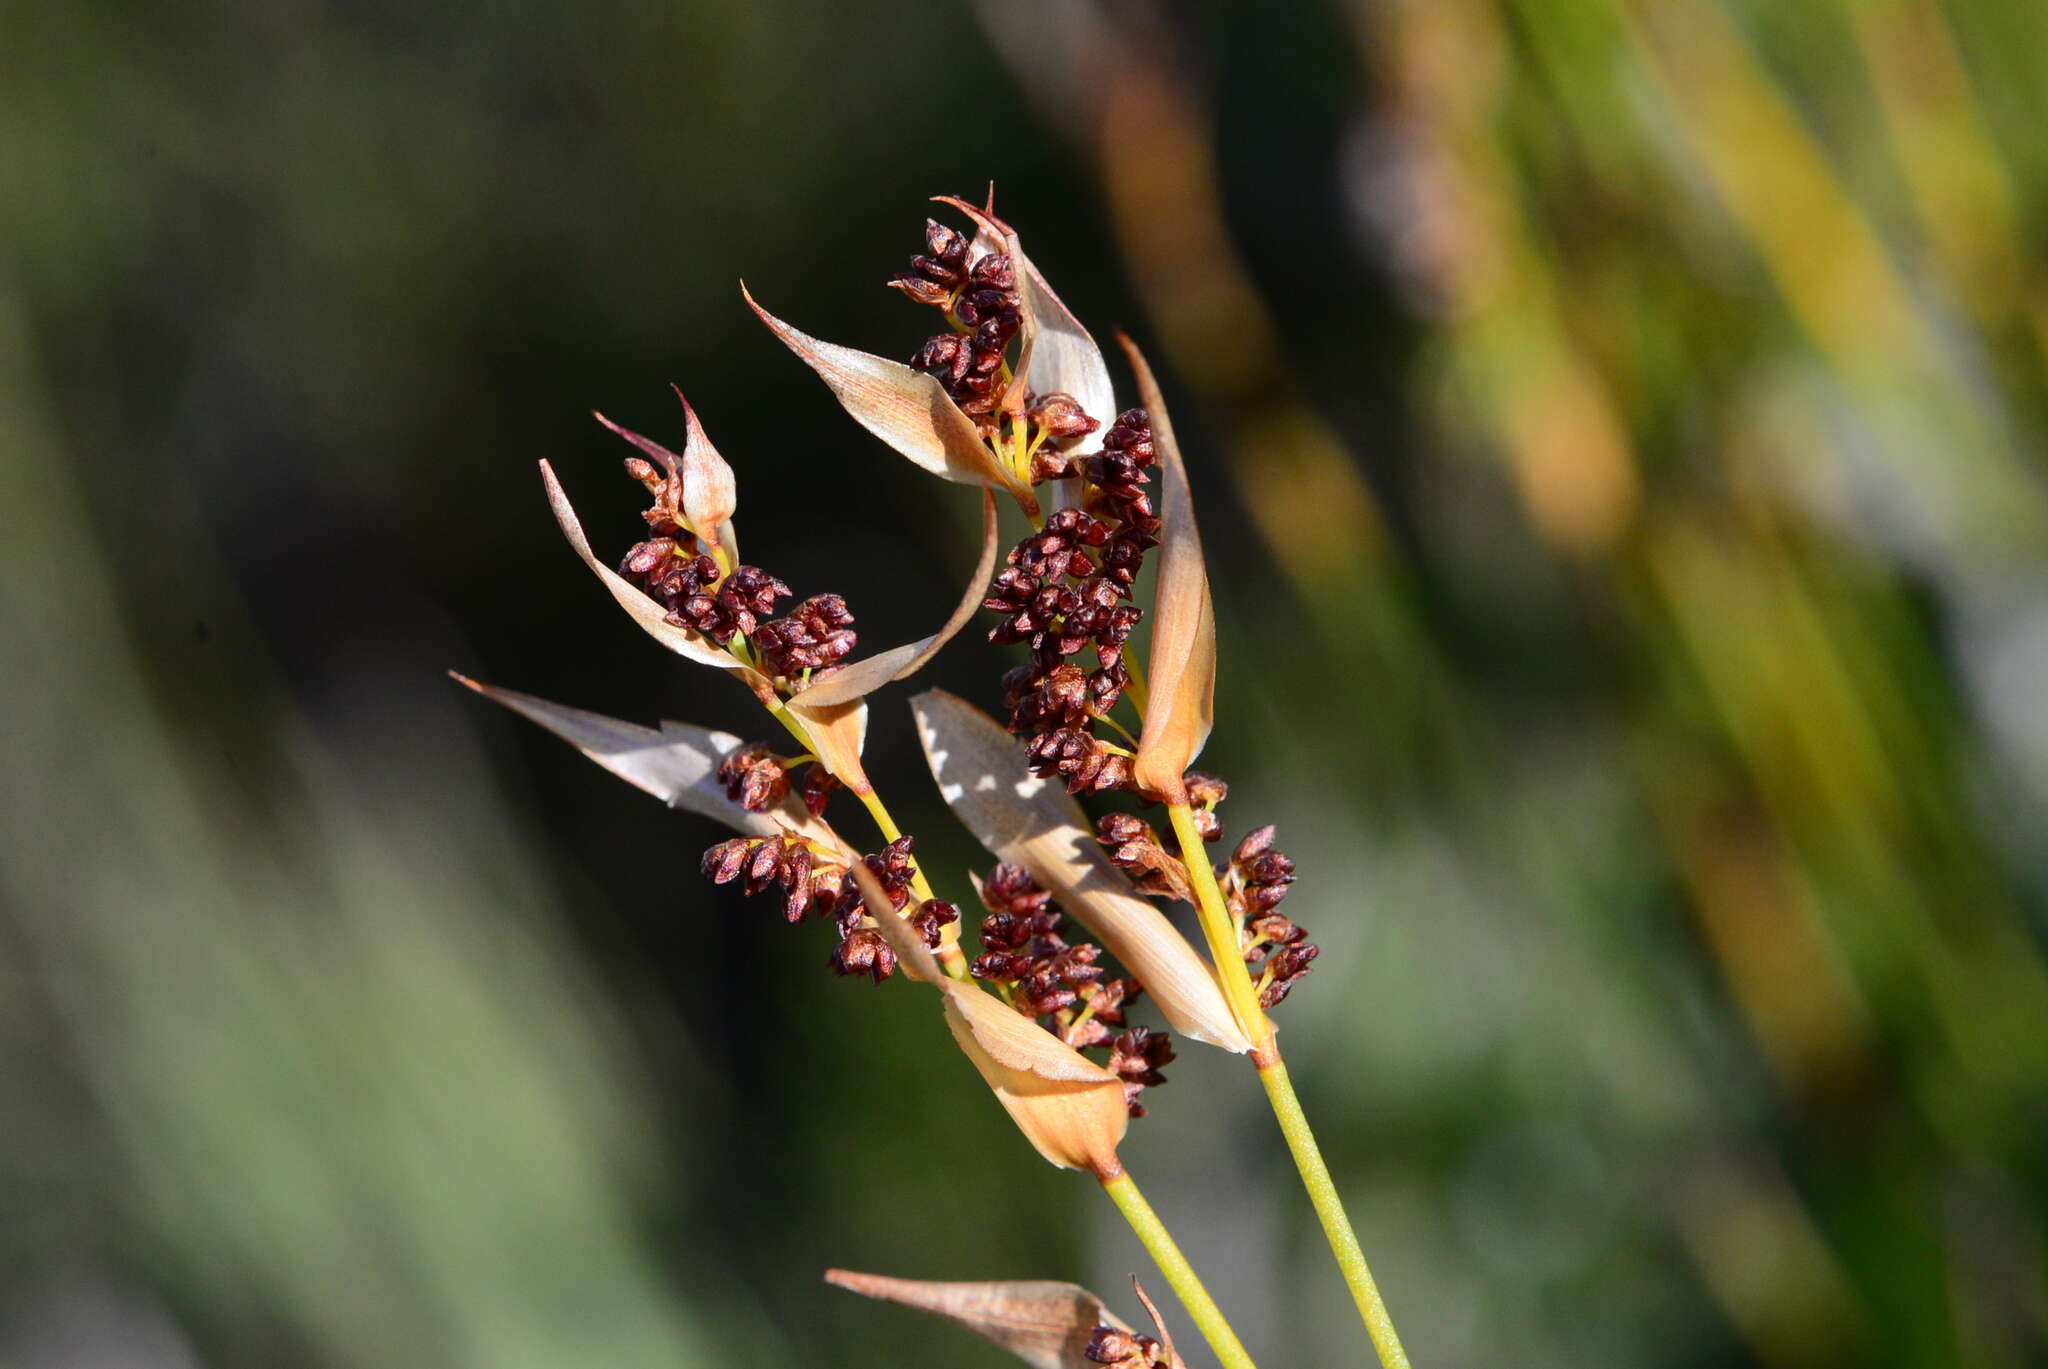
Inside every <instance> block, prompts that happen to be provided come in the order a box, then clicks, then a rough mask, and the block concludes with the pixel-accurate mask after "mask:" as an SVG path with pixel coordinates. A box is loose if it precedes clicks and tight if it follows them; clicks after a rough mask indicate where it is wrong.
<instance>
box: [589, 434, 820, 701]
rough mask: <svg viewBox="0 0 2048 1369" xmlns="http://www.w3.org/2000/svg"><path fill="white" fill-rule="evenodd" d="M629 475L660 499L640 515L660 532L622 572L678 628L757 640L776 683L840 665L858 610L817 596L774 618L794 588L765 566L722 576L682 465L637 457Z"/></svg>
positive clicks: (725, 642) (629, 461)
mask: <svg viewBox="0 0 2048 1369" xmlns="http://www.w3.org/2000/svg"><path fill="white" fill-rule="evenodd" d="M626 472H627V474H629V475H631V476H632V477H633V478H634V479H635V480H638V481H639V482H640V483H641V484H642V485H644V486H646V487H647V492H648V493H649V494H651V495H653V496H654V504H653V507H651V508H649V509H648V510H647V511H646V512H645V513H643V514H642V515H641V517H643V518H644V519H646V520H647V528H648V531H649V532H651V533H653V534H654V535H653V536H652V537H650V538H648V539H647V540H646V541H644V542H637V543H635V544H634V545H633V547H632V549H631V550H629V551H627V553H626V555H625V559H624V560H622V561H621V562H620V563H619V573H620V574H621V575H624V576H625V577H626V578H627V579H628V580H631V581H632V582H633V583H634V584H636V585H638V586H640V588H642V589H644V590H646V591H647V593H648V595H649V597H651V598H652V599H653V600H654V601H655V602H656V603H658V604H660V605H661V606H662V607H663V608H664V609H666V610H667V611H668V621H669V622H671V623H673V624H675V625H676V626H677V627H686V628H689V629H691V630H692V631H695V632H701V633H703V634H704V635H705V636H706V637H709V638H710V639H711V640H712V641H714V642H716V643H718V645H720V646H731V645H732V639H733V638H734V637H735V636H739V637H745V638H747V639H749V640H751V641H752V642H753V645H754V650H755V651H756V652H757V653H758V654H759V656H760V660H761V665H762V667H763V668H764V669H765V670H766V671H767V672H768V674H769V675H771V676H773V677H774V678H776V679H778V680H789V679H794V678H796V677H798V676H800V675H802V674H803V673H804V672H806V671H812V670H823V669H825V668H826V667H827V666H833V665H837V664H838V663H839V662H840V661H843V660H845V659H846V657H847V656H848V655H849V654H850V653H851V652H852V651H853V649H854V646H855V645H856V643H857V642H858V637H857V636H856V634H855V633H854V631H853V613H852V612H851V611H850V610H849V609H848V608H847V607H846V600H845V599H843V598H841V597H840V596H839V595H837V594H814V595H812V596H811V597H810V598H808V599H806V600H804V601H803V602H802V603H800V604H798V605H797V606H796V607H795V608H793V609H791V610H790V612H789V613H788V614H787V615H786V616H784V617H781V618H770V617H769V616H768V615H770V614H772V613H773V612H775V604H776V601H777V600H780V599H787V598H788V597H789V596H790V594H791V590H790V588H789V586H788V585H786V584H784V583H783V582H782V581H780V580H778V579H776V578H775V577H774V576H772V575H770V574H769V573H768V572H767V571H765V570H762V569H761V568H760V567H759V566H735V567H734V568H733V571H732V574H730V575H723V574H722V573H721V571H720V569H719V564H718V561H717V558H715V557H713V556H712V555H711V554H710V550H709V548H707V547H705V546H704V544H703V543H702V542H701V541H699V540H698V538H697V537H696V535H695V534H693V533H692V532H691V531H690V529H689V528H688V527H687V526H686V525H685V523H684V520H683V511H682V499H683V478H682V474H681V472H680V470H677V469H673V468H672V469H670V470H669V471H667V472H666V473H663V472H661V471H657V470H656V469H655V467H654V466H653V464H652V463H650V462H647V461H644V460H642V459H641V458H639V457H637V456H633V457H628V458H626Z"/></svg>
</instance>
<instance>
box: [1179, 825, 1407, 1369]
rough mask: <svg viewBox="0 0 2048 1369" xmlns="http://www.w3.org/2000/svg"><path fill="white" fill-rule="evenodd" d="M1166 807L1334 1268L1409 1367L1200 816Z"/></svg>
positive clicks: (1207, 932) (1395, 1364) (1385, 1352)
mask: <svg viewBox="0 0 2048 1369" xmlns="http://www.w3.org/2000/svg"><path fill="white" fill-rule="evenodd" d="M1167 811H1168V813H1169V814H1171V816H1172V818H1173V833H1174V836H1175V837H1176V838H1178V839H1179V841H1180V854H1181V860H1182V862H1183V863H1185V864H1186V866H1187V868H1188V882H1189V883H1191V884H1192V885H1194V889H1195V907H1196V911H1197V912H1198V913H1199V915H1200V919H1201V923H1202V935H1203V936H1204V937H1205V938H1206V939H1207V941H1208V943H1209V958H1210V959H1211V960H1212V961H1213V962H1215V965H1216V972H1217V974H1218V975H1219V976H1221V978H1222V980H1223V993H1224V996H1225V997H1226V998H1227V999H1228V1000H1229V1002H1230V1008H1231V1011H1232V1012H1233V1013H1235V1014H1236V1015H1237V1019H1238V1024H1239V1025H1240V1026H1242V1027H1243V1028H1244V1030H1245V1034H1246V1035H1247V1036H1249V1037H1251V1039H1252V1041H1253V1043H1254V1044H1253V1047H1252V1061H1253V1063H1254V1064H1256V1065H1257V1066H1258V1069H1259V1082H1260V1083H1261V1084H1263V1085H1265V1088H1266V1097H1267V1099H1268V1100H1269V1101H1270V1102H1271V1103H1272V1105H1273V1116H1274V1118H1275V1119H1276V1120H1277V1121H1278V1122H1279V1123H1280V1133H1281V1135H1283V1136H1285V1137H1286V1138H1287V1149H1288V1152H1289V1153H1290V1154H1291V1155H1293V1156H1294V1167H1295V1168H1296V1169H1297V1170H1299V1171H1301V1184H1302V1187H1303V1188H1305V1189H1307V1190H1308V1200H1309V1202H1310V1203H1311V1204H1312V1205H1313V1206H1314V1207H1315V1210H1316V1217H1317V1219H1318V1220H1319V1221H1321V1222H1322V1224H1323V1235H1324V1236H1326V1237H1327V1238H1328V1239H1329V1242H1330V1253H1331V1254H1333V1255H1335V1256H1336V1257H1337V1268H1338V1269H1339V1270H1340V1271H1342V1273H1343V1275H1344V1283H1345V1285H1346V1286H1347V1287H1348V1288H1350V1290H1351V1300H1352V1301H1353V1302H1355V1303H1357V1304H1358V1315H1359V1317H1360V1318H1362V1319H1363V1320H1364V1322H1365V1330H1366V1334H1367V1335H1369V1336H1371V1337H1372V1344H1373V1349H1375V1350H1377V1351H1378V1352H1379V1356H1380V1363H1381V1364H1382V1365H1383V1366H1385V1369H1408V1352H1407V1351H1406V1350H1403V1349H1402V1348H1401V1337H1400V1336H1399V1334H1397V1333H1396V1332H1395V1330H1394V1321H1393V1318H1392V1317H1391V1316H1389V1315H1388V1314H1387V1304H1386V1302H1385V1300H1384V1299H1382V1298H1381V1297H1380V1290H1379V1285H1378V1284H1377V1283H1375V1282H1374V1281H1373V1277H1372V1269H1371V1267H1370V1266H1368V1265H1367V1264H1366V1262H1365V1252H1364V1251H1363V1250H1361V1249H1360V1248H1359V1245H1358V1236H1357V1234H1356V1233H1355V1232H1353V1231H1352V1229H1351V1219H1350V1218H1349V1217H1348V1216H1346V1215H1345V1213H1344V1202H1343V1200H1342V1199H1341V1198H1339V1197H1338V1196H1337V1185H1336V1184H1335V1183H1334V1182H1333V1181H1332V1180H1331V1178H1330V1167H1329V1166H1328V1165H1326V1164H1324V1163H1323V1152H1322V1150H1321V1148H1320V1147H1318V1146H1317V1145H1316V1137H1315V1133H1314V1132H1313V1131H1311V1130H1309V1125H1308V1116H1307V1114H1305V1113H1303V1112H1302V1110H1301V1100H1300V1099H1299V1098H1297V1097H1295V1095H1294V1083H1293V1081H1292V1080H1291V1079H1289V1078H1288V1076H1287V1065H1286V1064H1285V1062H1283V1061H1282V1060H1281V1058H1280V1047H1279V1044H1278V1043H1277V1042H1276V1041H1275V1040H1274V1038H1273V1024H1272V1022H1271V1021H1270V1020H1269V1019H1268V1018H1267V1017H1266V1014H1265V1010H1264V1009H1263V1008H1261V1007H1260V1006H1259V1000H1258V994H1257V992H1256V990H1254V989H1253V987H1252V979H1251V974H1250V972H1249V971H1247V970H1246V969H1245V964H1244V954H1243V952H1242V951H1240V950H1239V949H1238V936H1237V923H1236V921H1235V920H1234V919H1233V918H1232V917H1231V916H1230V910H1229V909H1228V908H1226V907H1225V906H1224V903H1223V891H1222V890H1221V889H1220V888H1218V887H1217V885H1216V872H1215V870H1214V869H1212V868H1211V867H1210V865H1209V854H1208V851H1207V849H1206V848H1205V846H1204V843H1203V841H1202V834H1201V833H1200V832H1199V831H1197V830H1196V829H1195V815H1194V813H1193V811H1192V810H1190V809H1189V808H1188V806H1187V805H1186V804H1184V803H1176V804H1172V805H1169V807H1168V809H1167Z"/></svg>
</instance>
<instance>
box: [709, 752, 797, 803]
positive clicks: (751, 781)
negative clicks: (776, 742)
mask: <svg viewBox="0 0 2048 1369" xmlns="http://www.w3.org/2000/svg"><path fill="white" fill-rule="evenodd" d="M718 779H719V782H720V783H721V784H723V785H724V786H725V793H726V797H728V798H730V799H731V800H732V801H733V802H734V803H736V804H738V805H739V806H740V807H742V808H744V809H746V810H747V811H748V812H749V813H761V812H765V811H767V810H768V809H769V808H771V807H773V806H774V805H776V804H778V803H780V802H782V800H783V798H784V797H786V796H787V795H788V793H789V771H788V770H787V769H785V768H784V766H783V763H782V758H781V757H779V756H777V755H776V754H775V753H774V752H772V751H770V750H769V749H768V747H767V745H766V744H765V743H762V742H754V743H752V744H750V745H747V746H743V747H741V748H740V749H739V750H737V751H735V752H733V753H732V754H731V755H729V756H727V757H726V758H725V759H724V760H723V761H720V762H719V765H718Z"/></svg>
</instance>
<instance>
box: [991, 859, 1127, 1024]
mask: <svg viewBox="0 0 2048 1369" xmlns="http://www.w3.org/2000/svg"><path fill="white" fill-rule="evenodd" d="M981 901H982V904H983V906H985V907H986V908H987V909H988V910H989V911H988V916H987V917H985V918H983V919H982V921H981V946H982V951H981V954H980V955H979V956H976V957H975V959H974V962H973V964H972V965H971V966H970V967H969V973H971V974H972V975H973V976H974V977H975V978H976V979H980V980H984V981H987V982H989V983H993V984H1000V985H1003V986H1005V987H1006V989H1007V990H1008V994H1009V998H1010V1001H1011V1002H1012V1003H1013V1004H1014V1005H1015V1006H1016V1008H1017V1010H1018V1011H1020V1012H1022V1013H1024V1014H1025V1015H1027V1016H1030V1017H1036V1018H1040V1019H1042V1020H1043V1021H1044V1023H1045V1026H1046V1029H1047V1030H1048V1031H1051V1032H1053V1033H1055V1034H1056V1035H1058V1036H1059V1037H1060V1039H1061V1040H1063V1041H1065V1042H1066V1043H1067V1044H1068V1045H1070V1046H1072V1047H1074V1048H1075V1049H1077V1050H1085V1049H1088V1048H1091V1047H1095V1046H1104V1045H1108V1044H1109V1043H1110V1041H1111V1038H1112V1037H1114V1036H1115V1034H1116V1033H1115V1031H1114V1030H1113V1029H1114V1028H1117V1027H1120V1026H1122V1025H1123V1022H1124V1016H1123V1014H1124V1008H1125V1007H1126V1005H1128V1004H1129V1003H1131V1002H1133V1001H1135V1000H1136V998H1137V997H1138V995H1139V993H1140V992H1141V990H1140V989H1139V987H1138V984H1137V981H1136V980H1132V979H1118V978H1111V977H1107V976H1106V975H1105V974H1104V972H1103V969H1102V967H1101V966H1100V965H1098V964H1097V963H1096V962H1097V961H1098V960H1099V959H1100V958H1101V955H1102V948H1101V947H1099V946H1096V945H1094V944H1092V943H1090V942H1085V941H1083V942H1075V941H1070V940H1069V939H1068V936H1067V932H1066V918H1065V915H1064V914H1062V913H1061V912H1060V910H1059V909H1058V908H1056V907H1054V906H1053V905H1052V897H1051V895H1050V894H1048V893H1047V892H1046V891H1045V890H1044V889H1042V888H1040V887H1039V885H1038V884H1037V882H1036V881H1034V880H1033V879H1032V878H1031V876H1030V875H1029V874H1028V873H1026V872H1025V871H1024V870H1022V869H1020V868H1018V867H1017V866H1014V865H998V866H997V867H996V868H995V869H994V870H992V871H990V872H989V876H988V878H987V879H985V880H983V881H982V883H981Z"/></svg>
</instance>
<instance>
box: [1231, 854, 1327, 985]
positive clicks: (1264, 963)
mask: <svg viewBox="0 0 2048 1369" xmlns="http://www.w3.org/2000/svg"><path fill="white" fill-rule="evenodd" d="M1217 882H1218V883H1219V884H1221V885H1222V887H1223V898H1224V902H1225V903H1226V904H1227V905H1228V906H1229V908H1230V915H1231V917H1233V918H1235V919H1236V921H1237V926H1238V941H1239V943H1240V944H1241V945H1242V946H1243V948H1244V959H1245V964H1246V965H1248V966H1250V967H1251V971H1252V974H1253V976H1254V978H1255V980H1256V982H1257V984H1258V987H1259V1005H1260V1006H1261V1007H1266V1008H1271V1007H1274V1006H1276V1005H1277V1004H1278V1003H1279V1002H1280V1001H1281V1000H1282V999H1284V998H1286V997H1287V995H1288V994H1289V993H1291V992H1292V991H1293V989H1294V985H1295V983H1296V981H1298V980H1299V979H1300V978H1301V977H1302V976H1303V975H1305V974H1307V973H1308V971H1309V966H1310V964H1311V963H1312V962H1313V961H1314V960H1315V958H1316V956H1318V955H1319V954H1321V952H1320V951H1319V950H1318V949H1317V948H1316V946H1315V945H1314V944H1313V943H1311V942H1310V941H1309V940H1308V932H1307V930H1306V929H1305V928H1303V927H1301V926H1299V925H1298V924H1296V923H1295V922H1294V921H1293V920H1291V919H1290V918H1288V917H1287V916H1286V915H1284V914H1282V913H1279V912H1277V911H1275V910H1276V909H1277V908H1278V907H1279V906H1280V900H1281V899H1283V898H1286V897H1287V890H1288V889H1289V888H1290V887H1291V886H1292V885H1293V883H1294V862H1293V861H1292V860H1290V859H1288V857H1287V856H1286V855H1285V854H1284V853H1282V852H1280V851H1276V850H1274V849H1273V828H1272V827H1271V826H1266V827H1261V828H1259V829H1258V830H1257V831H1256V832H1253V833H1252V834H1251V835H1250V836H1248V837H1246V838H1245V839H1244V840H1243V841H1241V842H1239V843H1238V844H1237V850H1235V851H1233V852H1232V853H1231V856H1230V864H1229V865H1228V866H1226V867H1224V868H1223V869H1221V870H1219V871H1217Z"/></svg>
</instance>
